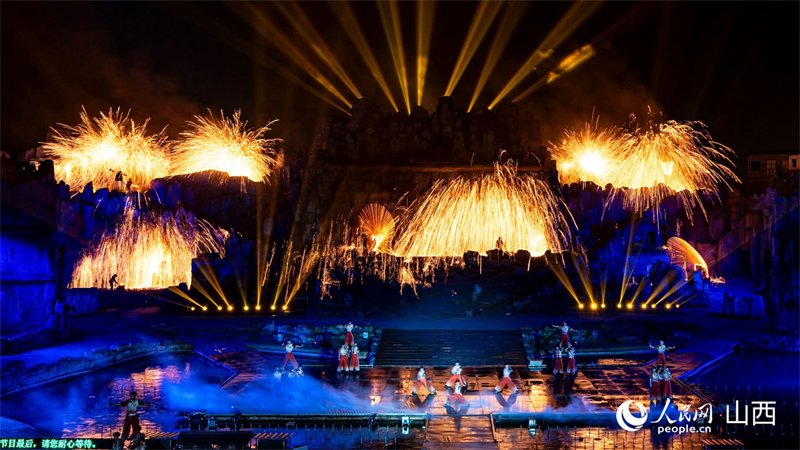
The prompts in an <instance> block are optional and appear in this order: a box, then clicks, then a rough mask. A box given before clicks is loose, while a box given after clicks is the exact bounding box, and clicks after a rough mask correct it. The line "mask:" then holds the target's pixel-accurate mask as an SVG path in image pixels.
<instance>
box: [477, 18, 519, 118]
mask: <svg viewBox="0 0 800 450" xmlns="http://www.w3.org/2000/svg"><path fill="white" fill-rule="evenodd" d="M527 7H528V3H527V2H510V3H508V5H506V9H505V10H504V11H503V17H502V18H501V19H500V25H499V26H498V28H497V34H495V35H494V39H493V40H492V46H491V47H490V48H489V54H488V55H487V56H486V61H484V63H483V69H482V70H481V76H480V78H478V84H477V86H475V92H474V93H473V94H472V100H471V101H470V102H469V109H468V110H467V111H472V108H474V107H475V102H477V101H478V96H479V95H480V94H481V91H482V90H483V87H484V86H485V85H486V82H487V81H489V77H490V76H491V75H492V72H494V68H495V66H496V65H497V61H499V60H500V56H501V55H502V54H503V50H505V48H506V45H508V41H509V39H511V36H512V35H513V34H514V30H515V29H516V28H517V25H518V24H519V21H520V19H522V16H523V14H524V13H525V9H526V8H527Z"/></svg>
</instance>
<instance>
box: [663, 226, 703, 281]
mask: <svg viewBox="0 0 800 450" xmlns="http://www.w3.org/2000/svg"><path fill="white" fill-rule="evenodd" d="M667 248H668V251H669V263H670V264H672V265H674V266H678V267H682V268H683V272H684V274H685V275H686V279H687V280H688V279H690V278H691V274H692V273H693V272H694V271H695V270H697V269H702V270H703V278H708V264H706V261H705V260H704V259H703V257H702V256H700V253H699V252H698V251H697V250H695V248H694V247H692V245H691V244H690V243H688V242H686V241H684V240H683V239H681V238H679V237H671V238H669V239H668V240H667Z"/></svg>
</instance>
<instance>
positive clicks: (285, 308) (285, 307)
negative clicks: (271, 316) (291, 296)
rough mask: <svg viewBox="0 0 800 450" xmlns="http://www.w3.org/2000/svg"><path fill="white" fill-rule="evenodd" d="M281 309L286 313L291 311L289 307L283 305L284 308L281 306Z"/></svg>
mask: <svg viewBox="0 0 800 450" xmlns="http://www.w3.org/2000/svg"><path fill="white" fill-rule="evenodd" d="M281 309H282V310H284V311H286V310H287V309H289V305H283V306H281Z"/></svg>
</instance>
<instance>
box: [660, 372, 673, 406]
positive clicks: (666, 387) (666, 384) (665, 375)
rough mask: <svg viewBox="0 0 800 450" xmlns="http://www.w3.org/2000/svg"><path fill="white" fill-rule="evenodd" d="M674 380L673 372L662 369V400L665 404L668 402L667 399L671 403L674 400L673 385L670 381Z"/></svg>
mask: <svg viewBox="0 0 800 450" xmlns="http://www.w3.org/2000/svg"><path fill="white" fill-rule="evenodd" d="M671 379H672V372H670V371H669V369H667V368H666V367H664V368H662V369H661V400H663V401H664V403H666V402H667V399H669V400H670V401H671V400H672V383H670V381H669V380H671Z"/></svg>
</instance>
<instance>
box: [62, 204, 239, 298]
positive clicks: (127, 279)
mask: <svg viewBox="0 0 800 450" xmlns="http://www.w3.org/2000/svg"><path fill="white" fill-rule="evenodd" d="M226 239H227V232H225V231H222V230H218V229H216V228H214V227H213V226H211V225H210V224H208V223H207V222H205V221H202V220H194V219H193V218H191V217H190V216H188V215H187V214H186V213H185V212H183V211H179V212H176V213H165V214H164V215H163V216H161V215H156V214H153V213H144V212H141V211H138V210H136V208H134V207H133V204H132V203H131V202H128V203H127V204H126V205H125V210H124V213H123V218H122V221H121V222H120V224H119V226H118V227H117V229H116V230H115V231H111V232H106V233H104V234H103V235H102V236H101V237H100V239H99V241H98V242H97V243H96V244H95V245H93V246H91V247H90V248H89V249H87V250H86V251H85V252H84V254H83V255H82V256H81V258H80V259H79V260H78V263H77V264H76V266H75V270H74V271H73V273H72V283H71V287H73V288H88V287H97V288H103V287H106V286H107V283H108V280H109V279H110V278H111V276H112V275H114V274H117V279H118V280H119V282H120V283H121V284H123V285H125V287H126V288H127V289H147V288H164V287H168V286H177V285H178V284H180V283H187V284H188V283H190V281H191V279H192V259H193V258H195V257H196V256H197V255H198V254H200V253H206V252H219V253H220V254H222V255H224V252H225V247H224V242H225V240H226Z"/></svg>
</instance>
